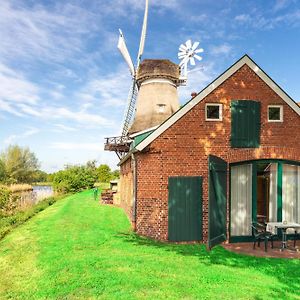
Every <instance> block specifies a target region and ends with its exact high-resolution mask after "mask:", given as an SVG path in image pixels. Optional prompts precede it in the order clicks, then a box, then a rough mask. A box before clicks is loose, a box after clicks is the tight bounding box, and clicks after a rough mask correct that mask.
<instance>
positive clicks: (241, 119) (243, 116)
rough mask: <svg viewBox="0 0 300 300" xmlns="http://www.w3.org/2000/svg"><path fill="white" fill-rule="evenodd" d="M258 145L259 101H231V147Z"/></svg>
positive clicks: (255, 146) (253, 146) (252, 146)
mask: <svg viewBox="0 0 300 300" xmlns="http://www.w3.org/2000/svg"><path fill="white" fill-rule="evenodd" d="M259 145H260V102H258V101H253V100H237V101H232V102H231V147H232V148H258V147H259Z"/></svg>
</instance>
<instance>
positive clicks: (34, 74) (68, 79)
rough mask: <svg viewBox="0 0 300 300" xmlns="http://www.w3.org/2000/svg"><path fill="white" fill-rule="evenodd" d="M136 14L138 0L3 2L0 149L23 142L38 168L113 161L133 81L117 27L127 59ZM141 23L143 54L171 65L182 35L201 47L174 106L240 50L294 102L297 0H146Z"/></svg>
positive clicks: (136, 33)
mask: <svg viewBox="0 0 300 300" xmlns="http://www.w3.org/2000/svg"><path fill="white" fill-rule="evenodd" d="M143 14H144V1H143V0H111V1H104V0H88V1H84V0H65V1H58V0H57V1H55V0H52V1H51V0H1V3H0V151H3V150H4V149H6V148H7V147H8V146H9V145H13V144H18V145H20V146H22V147H23V146H24V147H25V146H26V147H27V146H28V147H29V148H30V149H31V151H33V152H34V153H35V154H36V156H37V158H38V159H39V161H40V163H41V169H42V170H44V171H46V172H55V171H57V170H59V169H62V168H63V167H64V166H65V165H67V164H84V163H86V162H87V161H88V160H97V162H98V164H102V163H105V164H108V165H109V166H110V167H111V168H112V169H116V168H117V163H118V158H117V156H116V154H115V153H113V152H105V151H104V138H105V137H110V136H118V135H119V134H120V130H121V127H122V119H123V115H124V109H125V105H126V101H127V95H128V91H129V87H130V81H131V77H130V73H129V70H128V68H127V65H126V64H125V62H124V61H123V58H122V57H121V55H120V53H119V51H118V49H117V41H118V29H119V28H121V29H122V31H123V33H124V35H125V39H126V43H127V46H128V49H129V52H130V54H131V56H132V59H133V60H134V61H135V60H136V56H137V51H138V46H139V39H140V32H141V26H142V21H143ZM148 21H149V22H148V32H147V38H146V44H145V52H144V55H143V58H162V59H165V58H167V59H170V60H172V61H173V62H176V63H179V61H178V59H177V53H178V47H179V45H180V44H181V43H183V42H185V41H186V40H188V39H192V41H199V42H200V46H201V47H202V48H204V53H203V60H202V62H201V63H198V64H197V65H196V66H195V67H193V68H190V69H189V70H190V72H189V75H188V85H187V86H186V87H180V88H179V95H180V102H181V103H182V104H183V103H185V102H186V101H188V100H189V99H190V94H191V92H198V91H200V90H201V89H203V88H204V87H205V86H206V85H207V84H209V83H210V82H211V81H212V80H213V79H215V78H216V77H217V76H218V75H219V74H220V73H222V72H223V71H225V70H226V69H227V68H228V67H230V66H231V65H232V64H233V63H234V62H235V61H237V60H238V59H239V58H240V57H241V56H243V55H244V54H245V53H247V54H248V55H250V57H251V58H252V59H254V61H255V62H256V63H257V64H258V65H259V66H260V67H261V68H262V69H263V70H264V71H266V72H267V73H268V74H269V76H271V77H272V78H273V79H274V80H275V81H276V82H277V83H278V84H279V85H280V86H281V87H282V88H283V89H284V90H285V91H286V92H287V93H288V94H289V95H290V96H291V97H292V98H293V99H294V100H295V101H299V102H300V84H299V79H300V72H299V71H300V0H255V1H253V0H248V1H245V0H220V1H211V0H189V1H186V0H164V1H161V0H149V20H148Z"/></svg>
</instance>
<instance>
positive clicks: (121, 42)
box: [118, 29, 135, 76]
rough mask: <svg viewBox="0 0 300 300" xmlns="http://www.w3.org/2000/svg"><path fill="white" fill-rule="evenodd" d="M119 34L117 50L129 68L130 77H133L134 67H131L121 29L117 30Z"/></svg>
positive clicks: (131, 63)
mask: <svg viewBox="0 0 300 300" xmlns="http://www.w3.org/2000/svg"><path fill="white" fill-rule="evenodd" d="M119 32H120V36H119V41H118V49H119V50H120V52H121V54H122V56H123V57H124V59H125V61H126V63H127V65H128V67H129V70H130V73H131V75H132V76H134V75H135V71H134V65H133V62H132V60H131V57H130V54H129V51H128V49H127V46H126V43H125V39H124V35H123V33H122V31H121V29H119Z"/></svg>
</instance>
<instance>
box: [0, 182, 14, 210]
mask: <svg viewBox="0 0 300 300" xmlns="http://www.w3.org/2000/svg"><path fill="white" fill-rule="evenodd" d="M10 197H11V191H9V189H8V188H6V187H4V186H0V210H3V209H4V208H5V207H6V206H7V205H8V203H9V200H10Z"/></svg>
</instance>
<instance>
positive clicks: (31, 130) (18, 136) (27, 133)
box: [4, 127, 40, 145]
mask: <svg viewBox="0 0 300 300" xmlns="http://www.w3.org/2000/svg"><path fill="white" fill-rule="evenodd" d="M39 132H40V130H39V129H37V128H33V127H32V128H29V129H28V130H26V131H25V132H23V133H21V134H12V135H10V136H8V137H7V138H6V139H5V140H4V144H6V145H10V144H13V143H15V142H16V141H19V140H20V139H26V138H28V137H30V136H32V135H35V134H37V133H39Z"/></svg>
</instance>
